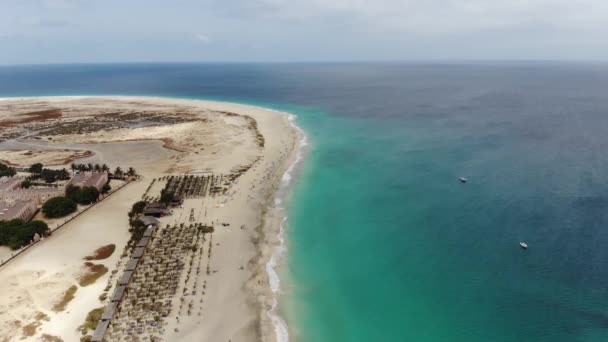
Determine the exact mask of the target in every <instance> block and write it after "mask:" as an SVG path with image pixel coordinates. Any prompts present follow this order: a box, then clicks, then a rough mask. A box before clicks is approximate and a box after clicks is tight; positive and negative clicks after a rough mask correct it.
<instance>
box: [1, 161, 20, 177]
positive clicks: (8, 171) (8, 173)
mask: <svg viewBox="0 0 608 342" xmlns="http://www.w3.org/2000/svg"><path fill="white" fill-rule="evenodd" d="M16 174H17V171H15V168H14V167H10V166H8V165H6V164H3V163H0V177H12V176H14V175H16Z"/></svg>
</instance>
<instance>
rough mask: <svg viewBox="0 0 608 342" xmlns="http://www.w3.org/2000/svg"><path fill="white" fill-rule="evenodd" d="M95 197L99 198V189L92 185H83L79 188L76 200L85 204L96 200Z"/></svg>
mask: <svg viewBox="0 0 608 342" xmlns="http://www.w3.org/2000/svg"><path fill="white" fill-rule="evenodd" d="M97 199H99V190H97V188H96V187H94V186H85V187H84V188H82V190H80V193H79V194H78V201H77V202H78V203H80V204H85V205H86V204H91V203H95V202H97Z"/></svg>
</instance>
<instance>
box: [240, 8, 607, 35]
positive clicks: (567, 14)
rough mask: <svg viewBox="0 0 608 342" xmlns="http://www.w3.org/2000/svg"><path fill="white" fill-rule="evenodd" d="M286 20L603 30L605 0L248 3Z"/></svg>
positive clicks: (455, 28)
mask: <svg viewBox="0 0 608 342" xmlns="http://www.w3.org/2000/svg"><path fill="white" fill-rule="evenodd" d="M251 1H254V2H257V3H260V7H264V8H265V9H266V15H271V16H275V17H276V18H285V19H288V20H304V21H306V20H310V19H312V18H324V17H340V18H342V19H345V18H346V19H351V20H354V21H356V22H358V23H359V24H361V25H365V27H366V28H367V29H371V30H376V29H380V30H395V31H403V32H411V33H423V34H424V33H432V34H436V33H439V34H442V33H453V32H457V33H458V32H471V31H480V30H496V29H506V30H510V29H519V28H522V27H539V26H542V27H551V28H559V29H562V28H563V29H581V30H588V29H601V30H604V29H605V28H606V25H605V23H606V21H608V2H607V1H605V0H577V1H572V0H533V1H531V0H510V1H504V0H424V1H420V0H375V1H365V0H333V1H326V0H251Z"/></svg>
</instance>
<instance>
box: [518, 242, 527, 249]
mask: <svg viewBox="0 0 608 342" xmlns="http://www.w3.org/2000/svg"><path fill="white" fill-rule="evenodd" d="M519 245H520V246H521V248H523V249H528V245H526V243H525V242H520V243H519Z"/></svg>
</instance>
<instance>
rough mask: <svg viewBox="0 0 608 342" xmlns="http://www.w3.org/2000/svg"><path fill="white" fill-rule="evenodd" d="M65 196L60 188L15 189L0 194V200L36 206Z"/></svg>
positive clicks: (62, 188)
mask: <svg viewBox="0 0 608 342" xmlns="http://www.w3.org/2000/svg"><path fill="white" fill-rule="evenodd" d="M63 195H65V188H64V187H62V186H60V187H48V188H29V189H15V190H12V191H7V192H5V193H0V200H2V201H33V202H34V203H35V204H36V205H42V204H44V202H46V201H47V200H49V199H51V198H53V197H57V196H63Z"/></svg>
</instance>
